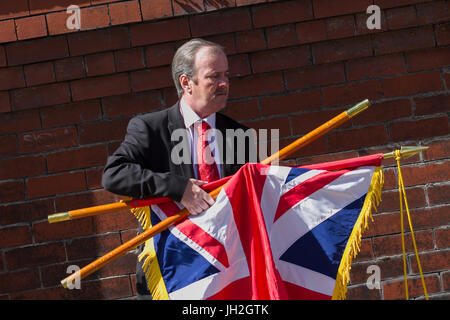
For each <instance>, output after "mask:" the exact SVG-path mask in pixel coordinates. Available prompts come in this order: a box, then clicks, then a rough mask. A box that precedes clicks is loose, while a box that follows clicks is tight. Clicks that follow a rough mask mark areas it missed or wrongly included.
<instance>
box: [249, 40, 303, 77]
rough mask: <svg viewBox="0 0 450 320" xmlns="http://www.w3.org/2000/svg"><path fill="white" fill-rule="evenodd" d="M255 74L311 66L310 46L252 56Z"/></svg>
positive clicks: (281, 49) (262, 52)
mask: <svg viewBox="0 0 450 320" xmlns="http://www.w3.org/2000/svg"><path fill="white" fill-rule="evenodd" d="M250 60H251V64H252V69H253V73H261V72H269V71H275V70H284V69H290V68H296V67H303V66H307V65H310V64H311V58H310V51H309V47H308V46H301V47H288V48H280V49H272V50H267V51H260V52H256V53H252V54H251V55H250Z"/></svg>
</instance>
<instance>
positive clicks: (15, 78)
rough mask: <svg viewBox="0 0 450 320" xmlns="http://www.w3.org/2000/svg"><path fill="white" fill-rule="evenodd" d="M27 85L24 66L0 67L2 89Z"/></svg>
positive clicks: (0, 85)
mask: <svg viewBox="0 0 450 320" xmlns="http://www.w3.org/2000/svg"><path fill="white" fill-rule="evenodd" d="M23 87H25V78H24V74H23V68H22V66H18V67H9V68H1V69H0V90H10V89H14V88H23Z"/></svg>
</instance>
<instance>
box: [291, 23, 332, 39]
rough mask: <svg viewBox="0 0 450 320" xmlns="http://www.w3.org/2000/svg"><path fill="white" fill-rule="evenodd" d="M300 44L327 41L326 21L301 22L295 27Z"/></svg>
mask: <svg viewBox="0 0 450 320" xmlns="http://www.w3.org/2000/svg"><path fill="white" fill-rule="evenodd" d="M295 29H296V31H297V37H298V42H299V43H311V42H318V41H322V40H326V39H327V27H326V24H325V20H314V21H307V22H300V23H297V24H296V25H295Z"/></svg>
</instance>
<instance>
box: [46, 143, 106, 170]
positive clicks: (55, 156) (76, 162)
mask: <svg viewBox="0 0 450 320" xmlns="http://www.w3.org/2000/svg"><path fill="white" fill-rule="evenodd" d="M106 158H107V155H106V146H104V145H100V146H92V147H86V148H79V149H72V150H64V151H60V152H54V153H50V154H47V168H48V172H49V173H51V172H58V171H66V170H73V169H81V168H88V167H95V166H101V165H104V164H105V163H106Z"/></svg>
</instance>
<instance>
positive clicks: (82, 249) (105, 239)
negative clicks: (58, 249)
mask: <svg viewBox="0 0 450 320" xmlns="http://www.w3.org/2000/svg"><path fill="white" fill-rule="evenodd" d="M120 245H121V242H120V235H119V234H118V233H112V234H107V235H100V236H98V235H97V236H93V237H87V238H86V237H85V238H81V239H75V240H72V241H71V242H70V243H69V244H68V245H67V256H68V258H69V260H75V259H84V258H95V257H98V256H101V255H104V254H106V253H108V252H109V251H111V250H113V249H114V248H116V247H118V246H120Z"/></svg>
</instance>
